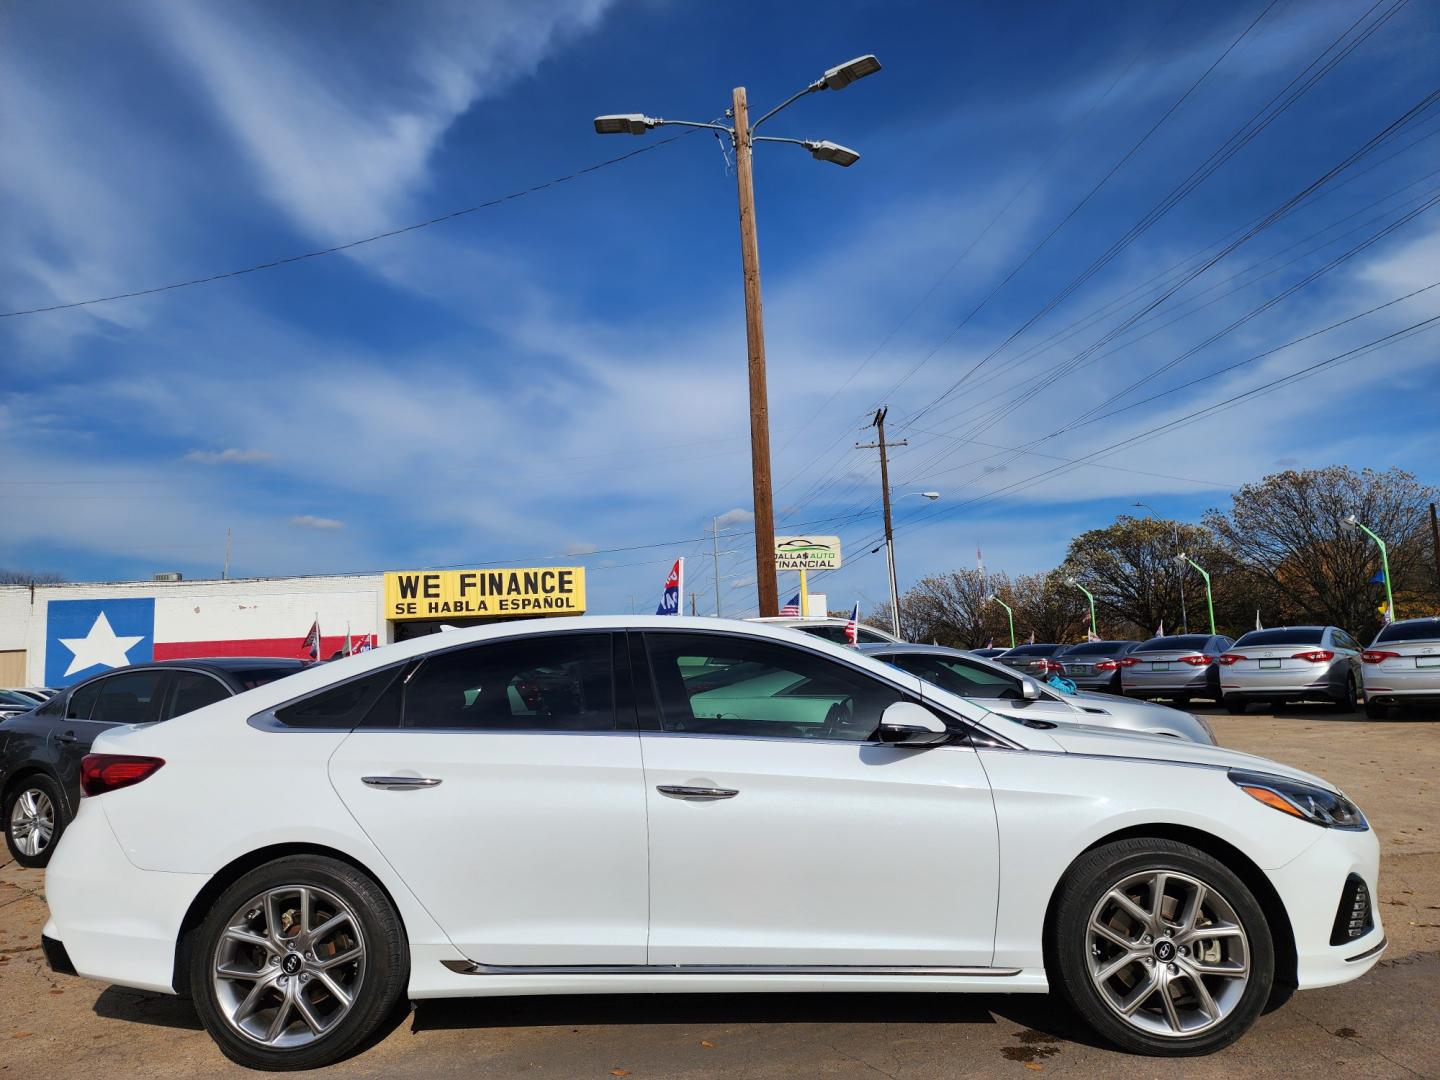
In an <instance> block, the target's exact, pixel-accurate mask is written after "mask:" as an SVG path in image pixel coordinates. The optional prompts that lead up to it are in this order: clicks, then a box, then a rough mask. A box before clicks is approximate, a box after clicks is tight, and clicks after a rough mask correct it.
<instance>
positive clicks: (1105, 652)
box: [1064, 641, 1135, 656]
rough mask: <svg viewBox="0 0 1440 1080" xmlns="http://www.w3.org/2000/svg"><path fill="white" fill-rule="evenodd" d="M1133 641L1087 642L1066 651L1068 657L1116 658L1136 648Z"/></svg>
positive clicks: (1072, 646)
mask: <svg viewBox="0 0 1440 1080" xmlns="http://www.w3.org/2000/svg"><path fill="white" fill-rule="evenodd" d="M1134 644H1135V643H1134V642H1133V641H1087V642H1085V643H1084V644H1083V645H1071V646H1070V648H1068V649H1066V650H1064V654H1065V655H1066V656H1115V655H1117V654H1118V653H1123V652H1125V651H1127V650H1128V649H1130V648H1131V647H1133V646H1134Z"/></svg>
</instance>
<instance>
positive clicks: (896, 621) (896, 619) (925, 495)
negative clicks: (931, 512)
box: [885, 488, 940, 638]
mask: <svg viewBox="0 0 1440 1080" xmlns="http://www.w3.org/2000/svg"><path fill="white" fill-rule="evenodd" d="M911 495H917V496H919V497H920V498H922V499H928V500H930V501H931V502H934V501H935V500H936V499H938V498H940V493H939V492H938V491H907V492H906V493H905V494H904V495H901V496H900V498H902V499H908V498H909V497H910V496H911ZM885 503H886V508H887V512H886V514H885V568H886V570H887V571H888V573H889V577H890V630H891V632H892V633H893V634H894V635H895V636H896V637H897V638H898V637H899V636H900V590H899V586H898V584H897V579H896V577H895V531H894V529H892V528H891V527H890V514H889V512H888V508H889V503H890V498H889V489H888V488H887V489H886V498H885Z"/></svg>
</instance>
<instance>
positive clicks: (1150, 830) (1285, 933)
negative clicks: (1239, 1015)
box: [1043, 822, 1299, 1001]
mask: <svg viewBox="0 0 1440 1080" xmlns="http://www.w3.org/2000/svg"><path fill="white" fill-rule="evenodd" d="M1136 839H1156V840H1173V841H1175V842H1177V843H1181V844H1189V845H1190V846H1191V847H1194V848H1198V849H1199V850H1201V851H1203V852H1205V854H1207V855H1209V856H1211V857H1212V858H1214V859H1216V860H1217V861H1219V862H1221V863H1223V864H1224V865H1225V866H1226V867H1228V868H1229V869H1230V871H1231V872H1232V873H1233V874H1235V876H1236V877H1238V878H1239V879H1240V880H1241V881H1242V882H1244V883H1245V887H1246V888H1247V889H1249V890H1250V891H1251V892H1252V893H1253V894H1254V895H1255V899H1256V901H1257V902H1258V903H1259V904H1260V910H1261V911H1263V912H1264V913H1265V921H1266V923H1267V924H1268V925H1269V927H1270V936H1271V938H1272V939H1273V940H1274V944H1275V988H1276V992H1275V994H1273V995H1272V1001H1278V1000H1279V999H1280V998H1281V997H1282V996H1284V997H1288V995H1289V991H1291V990H1293V989H1294V987H1295V985H1296V981H1297V977H1296V973H1297V966H1298V963H1299V958H1298V956H1297V954H1296V951H1295V930H1294V927H1293V926H1291V924H1290V915H1289V913H1288V912H1286V910H1285V904H1284V902H1283V901H1282V900H1281V899H1280V894H1279V893H1278V892H1276V891H1275V886H1274V885H1272V884H1271V882H1270V879H1269V877H1267V876H1266V874H1265V871H1264V870H1262V869H1260V867H1259V866H1258V865H1256V863H1255V861H1254V860H1253V859H1251V858H1250V857H1249V856H1248V855H1246V854H1245V853H1244V852H1243V851H1241V850H1240V849H1239V848H1237V847H1236V846H1235V845H1234V844H1231V843H1229V842H1227V841H1225V840H1222V839H1221V838H1220V837H1218V836H1215V835H1214V834H1213V833H1207V832H1205V831H1204V830H1203V829H1196V828H1193V827H1191V826H1188V825H1173V824H1169V823H1166V822H1154V823H1147V824H1143V825H1131V826H1129V827H1127V828H1124V829H1118V830H1116V831H1115V832H1112V833H1108V834H1107V835H1105V836H1102V837H1100V838H1099V839H1097V840H1096V841H1094V842H1093V843H1092V844H1090V845H1089V846H1088V847H1086V848H1085V849H1084V850H1083V851H1079V852H1076V854H1075V858H1073V859H1071V860H1070V865H1069V866H1067V867H1066V868H1065V873H1063V874H1061V875H1060V879H1059V880H1058V881H1056V882H1055V888H1054V889H1053V890H1051V893H1050V900H1049V902H1048V903H1047V904H1046V906H1045V924H1044V931H1043V934H1044V942H1045V968H1046V971H1047V972H1049V971H1052V970H1055V969H1056V961H1055V958H1054V957H1053V956H1052V955H1051V953H1052V944H1051V942H1052V941H1053V940H1054V935H1053V934H1052V933H1051V931H1052V929H1053V927H1054V921H1055V909H1056V906H1057V904H1058V903H1059V898H1060V888H1061V886H1062V885H1064V883H1065V879H1066V878H1067V877H1069V876H1070V870H1071V868H1072V867H1073V866H1074V865H1075V864H1076V863H1077V862H1079V861H1080V859H1082V858H1084V857H1085V856H1086V855H1087V854H1089V853H1090V852H1092V851H1094V850H1095V849H1096V848H1099V847H1104V846H1105V845H1106V844H1113V843H1115V842H1116V841H1117V840H1136Z"/></svg>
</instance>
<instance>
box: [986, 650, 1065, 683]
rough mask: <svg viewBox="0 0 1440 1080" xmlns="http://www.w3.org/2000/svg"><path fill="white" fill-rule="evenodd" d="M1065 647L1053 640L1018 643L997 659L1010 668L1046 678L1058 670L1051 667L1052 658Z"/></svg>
mask: <svg viewBox="0 0 1440 1080" xmlns="http://www.w3.org/2000/svg"><path fill="white" fill-rule="evenodd" d="M1063 648H1065V646H1064V645H1057V644H1055V642H1053V641H1051V642H1040V643H1035V644H1030V645H1016V646H1015V648H1013V649H1006V650H1005V651H1004V652H1003V653H1001V654H1000V655H999V656H997V657H996V658H995V659H996V660H998V661H999V662H1000V663H1002V664H1004V665H1005V666H1006V667H1008V668H1014V669H1015V670H1016V671H1023V672H1025V674H1027V675H1034V676H1035V677H1036V678H1039V679H1044V678H1047V677H1048V676H1049V675H1050V674H1051V673H1052V672H1053V671H1055V670H1058V669H1054V668H1051V667H1050V658H1051V657H1052V656H1054V655H1055V654H1056V653H1057V652H1059V651H1060V650H1061V649H1063Z"/></svg>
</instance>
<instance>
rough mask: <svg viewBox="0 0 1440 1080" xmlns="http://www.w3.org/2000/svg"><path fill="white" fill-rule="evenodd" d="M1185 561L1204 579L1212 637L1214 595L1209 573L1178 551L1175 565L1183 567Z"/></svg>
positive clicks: (1213, 628) (1213, 627)
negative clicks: (1211, 590) (1211, 589)
mask: <svg viewBox="0 0 1440 1080" xmlns="http://www.w3.org/2000/svg"><path fill="white" fill-rule="evenodd" d="M1186 563H1189V564H1190V565H1191V566H1193V567H1194V568H1195V569H1196V570H1198V571H1199V572H1200V576H1201V577H1202V578H1204V579H1205V603H1206V604H1207V605H1208V606H1209V608H1210V634H1211V636H1212V637H1213V636H1214V634H1215V597H1214V596H1213V595H1212V594H1211V592H1210V575H1209V574H1207V573H1206V572H1205V569H1204V567H1202V566H1201V565H1200V564H1199V563H1197V562H1196V561H1195V560H1194V559H1192V558H1190V556H1189V555H1186V554H1185V553H1184V552H1183V551H1182V552H1180V554H1179V555H1176V556H1175V565H1176V566H1178V567H1180V568H1181V569H1182V570H1183V569H1184V568H1185V564H1186ZM1187 630H1188V627H1187Z"/></svg>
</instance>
